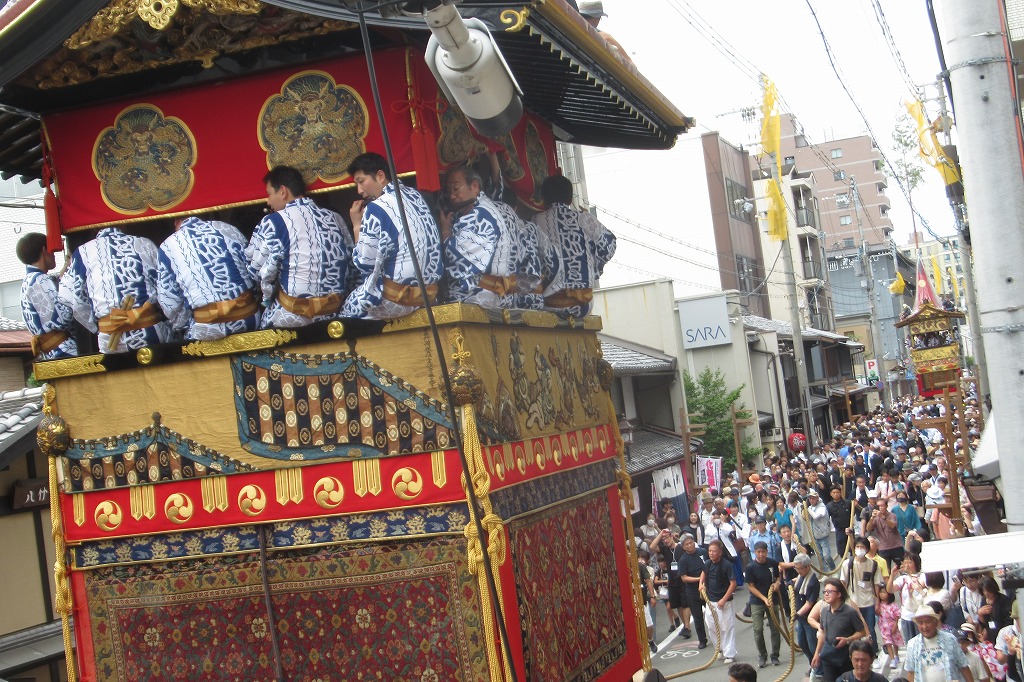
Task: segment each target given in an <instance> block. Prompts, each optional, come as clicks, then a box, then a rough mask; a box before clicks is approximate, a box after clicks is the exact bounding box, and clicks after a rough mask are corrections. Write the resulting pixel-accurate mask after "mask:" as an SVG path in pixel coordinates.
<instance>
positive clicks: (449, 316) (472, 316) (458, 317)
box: [384, 303, 490, 332]
mask: <svg viewBox="0 0 1024 682" xmlns="http://www.w3.org/2000/svg"><path fill="white" fill-rule="evenodd" d="M434 320H435V321H436V322H437V323H438V324H456V323H458V322H479V323H482V324H488V323H490V319H489V318H488V317H487V313H486V312H485V311H484V309H483V308H481V307H480V306H477V305H473V304H472V303H446V304H444V305H436V306H434ZM428 326H430V323H429V321H428V319H427V311H426V310H423V309H420V310H416V311H414V312H411V313H409V314H408V315H406V316H405V317H400V318H398V319H395V320H391V321H389V322H388V323H387V324H386V325H384V331H385V332H397V331H404V330H406V329H419V328H421V327H428Z"/></svg>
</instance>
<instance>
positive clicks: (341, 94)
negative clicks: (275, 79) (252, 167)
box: [257, 71, 370, 184]
mask: <svg viewBox="0 0 1024 682" xmlns="http://www.w3.org/2000/svg"><path fill="white" fill-rule="evenodd" d="M369 118H370V117H369V112H367V110H366V104H364V103H363V100H362V98H361V97H360V96H359V93H358V92H356V91H355V90H354V89H352V88H351V87H349V86H347V85H338V84H337V83H336V82H335V81H334V77H333V76H331V75H330V74H329V73H326V72H324V71H302V72H301V73H297V74H295V75H294V76H292V77H291V78H289V79H288V80H287V81H285V83H284V85H282V86H281V92H280V93H278V94H275V95H273V96H271V97H270V98H268V99H267V101H266V102H264V104H263V108H262V109H261V110H260V115H259V123H258V125H257V132H258V134H259V142H260V146H261V147H262V148H263V149H264V151H266V152H267V167H274V166H291V167H293V168H296V169H298V170H299V171H300V172H301V173H302V177H303V178H304V179H305V181H306V183H307V184H312V183H313V182H314V181H315V180H317V178H320V179H322V180H324V181H325V182H336V181H338V180H341V179H342V178H344V177H346V176H347V175H348V165H349V164H350V163H351V162H352V160H353V159H355V158H356V157H357V156H358V155H359V154H362V153H363V152H365V151H366V143H365V142H364V141H363V138H365V137H366V134H367V132H369Z"/></svg>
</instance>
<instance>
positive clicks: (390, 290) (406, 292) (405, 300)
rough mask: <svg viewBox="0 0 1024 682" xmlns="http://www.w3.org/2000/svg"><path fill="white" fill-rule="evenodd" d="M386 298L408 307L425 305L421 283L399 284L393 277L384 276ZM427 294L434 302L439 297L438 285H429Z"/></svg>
mask: <svg viewBox="0 0 1024 682" xmlns="http://www.w3.org/2000/svg"><path fill="white" fill-rule="evenodd" d="M381 293H382V295H383V296H384V299H385V300H388V301H391V302H392V303H397V304H398V305H404V306H405V307H407V308H417V307H419V306H422V305H423V292H422V291H421V290H420V285H419V284H399V283H398V282H396V281H395V280H393V279H388V278H387V277H385V278H384V287H383V291H382V292H381ZM427 296H429V297H430V302H431V303H433V302H434V301H435V300H436V299H437V285H436V284H428V285H427Z"/></svg>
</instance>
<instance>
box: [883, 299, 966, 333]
mask: <svg viewBox="0 0 1024 682" xmlns="http://www.w3.org/2000/svg"><path fill="white" fill-rule="evenodd" d="M964 318H965V315H964V314H963V313H961V312H958V311H955V310H954V311H949V310H943V309H942V308H939V307H938V306H936V305H934V304H933V303H932V302H931V301H925V302H924V305H922V306H921V307H920V308H918V309H917V310H915V311H914V312H912V313H911V314H910V315H907V316H906V317H905V318H903V319H902V320H897V321H896V322H894V323H893V326H894V327H906V326H907V325H910V324H913V323H915V322H924V321H927V320H938V319H945V320H963V319H964Z"/></svg>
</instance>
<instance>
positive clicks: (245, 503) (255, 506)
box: [238, 484, 267, 516]
mask: <svg viewBox="0 0 1024 682" xmlns="http://www.w3.org/2000/svg"><path fill="white" fill-rule="evenodd" d="M238 508H239V509H240V510H241V512H242V513H243V514H245V515H246V516H257V515H259V514H260V513H262V512H263V510H264V509H266V508H267V496H266V494H265V493H264V492H263V489H262V488H260V487H259V486H258V485H251V484H250V485H247V486H245V487H244V488H242V489H241V490H239V491H238Z"/></svg>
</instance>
